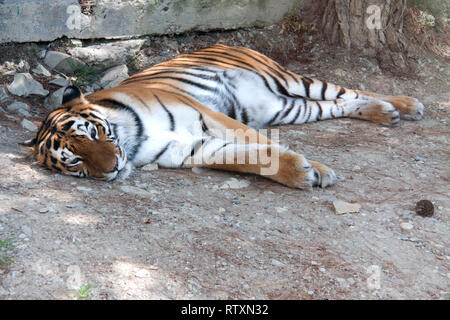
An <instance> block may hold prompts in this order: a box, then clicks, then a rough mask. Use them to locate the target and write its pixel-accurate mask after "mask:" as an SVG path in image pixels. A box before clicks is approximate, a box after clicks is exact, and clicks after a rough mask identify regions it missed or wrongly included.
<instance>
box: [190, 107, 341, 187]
mask: <svg viewBox="0 0 450 320" xmlns="http://www.w3.org/2000/svg"><path fill="white" fill-rule="evenodd" d="M196 107H197V109H198V110H199V111H200V112H201V114H202V119H203V121H204V125H203V127H205V128H208V130H207V131H205V132H204V133H205V134H207V136H206V137H205V138H203V139H201V142H200V143H198V144H197V146H198V147H197V148H194V149H193V151H192V152H191V153H190V157H188V158H186V159H185V161H184V163H183V167H195V166H198V167H207V168H213V169H220V170H227V171H236V172H246V173H253V174H257V175H261V176H264V177H266V178H269V179H271V180H274V181H277V182H279V183H281V184H284V185H286V186H289V187H293V188H310V187H313V186H320V187H322V188H324V187H327V186H331V185H333V184H335V183H336V174H335V173H334V171H333V170H332V169H330V168H328V167H327V166H325V165H323V164H321V163H318V162H310V161H308V160H306V159H305V157H304V156H303V155H301V154H299V153H296V152H294V151H292V150H288V148H286V147H283V146H280V145H279V144H278V143H275V142H274V141H271V140H270V139H269V138H268V137H267V136H266V135H264V134H261V133H260V132H259V131H257V130H254V129H252V128H250V127H248V126H246V125H244V124H242V123H241V122H239V121H236V120H234V119H231V118H230V117H228V116H226V115H224V114H223V113H219V112H214V111H212V110H210V109H207V108H204V107H202V106H201V105H196Z"/></svg>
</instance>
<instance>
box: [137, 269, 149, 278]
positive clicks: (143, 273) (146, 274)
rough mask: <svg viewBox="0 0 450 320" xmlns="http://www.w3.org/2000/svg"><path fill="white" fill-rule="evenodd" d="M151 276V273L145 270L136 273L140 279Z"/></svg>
mask: <svg viewBox="0 0 450 320" xmlns="http://www.w3.org/2000/svg"><path fill="white" fill-rule="evenodd" d="M149 275H150V273H149V272H148V271H147V270H145V269H140V270H139V271H138V272H136V277H138V278H146V277H148V276H149Z"/></svg>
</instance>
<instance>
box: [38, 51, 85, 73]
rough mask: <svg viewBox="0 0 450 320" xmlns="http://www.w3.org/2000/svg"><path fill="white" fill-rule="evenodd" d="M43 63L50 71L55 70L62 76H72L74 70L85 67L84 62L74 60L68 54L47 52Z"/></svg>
mask: <svg viewBox="0 0 450 320" xmlns="http://www.w3.org/2000/svg"><path fill="white" fill-rule="evenodd" d="M44 63H45V64H46V65H47V66H48V67H49V68H50V70H56V71H59V72H62V73H64V74H74V71H75V70H76V69H79V68H82V67H83V66H86V64H85V63H84V62H82V61H80V60H78V59H75V58H73V57H71V56H70V55H68V54H65V53H62V52H57V51H49V52H47V54H46V55H45V58H44Z"/></svg>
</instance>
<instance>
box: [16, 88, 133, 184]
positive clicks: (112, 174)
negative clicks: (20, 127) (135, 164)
mask: <svg viewBox="0 0 450 320" xmlns="http://www.w3.org/2000/svg"><path fill="white" fill-rule="evenodd" d="M19 145H20V146H21V147H22V148H24V149H26V150H28V151H30V152H31V153H32V155H33V156H34V157H35V158H36V159H37V161H38V162H39V163H40V164H41V165H43V166H44V167H47V168H49V169H52V170H56V171H59V172H62V173H65V174H68V175H72V176H78V177H92V178H95V179H100V180H113V179H114V178H116V177H117V175H118V173H119V171H120V170H122V169H123V168H124V166H125V163H126V161H127V159H126V153H125V152H124V150H123V149H122V148H121V147H120V146H119V145H118V139H117V137H116V135H115V133H114V131H113V129H112V126H111V124H110V123H109V122H108V121H107V120H106V118H105V116H104V115H102V114H101V113H100V112H99V111H98V110H96V108H95V105H94V104H91V103H89V101H87V100H86V99H85V98H84V96H83V94H82V93H81V91H80V89H78V88H77V87H75V86H70V87H67V88H66V89H65V91H64V95H63V101H62V105H61V106H60V107H59V108H57V109H55V110H54V111H52V112H51V113H50V114H49V115H48V116H47V117H46V118H45V120H44V121H43V122H42V125H41V127H40V129H39V130H38V132H37V135H36V137H35V138H33V139H30V140H28V141H25V142H24V143H20V144H19Z"/></svg>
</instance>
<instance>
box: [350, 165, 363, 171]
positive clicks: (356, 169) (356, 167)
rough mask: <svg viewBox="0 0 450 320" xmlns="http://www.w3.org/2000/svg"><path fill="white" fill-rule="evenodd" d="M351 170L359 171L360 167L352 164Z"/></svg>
mask: <svg viewBox="0 0 450 320" xmlns="http://www.w3.org/2000/svg"><path fill="white" fill-rule="evenodd" d="M352 171H353V172H359V171H361V167H360V166H353V168H352Z"/></svg>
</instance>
